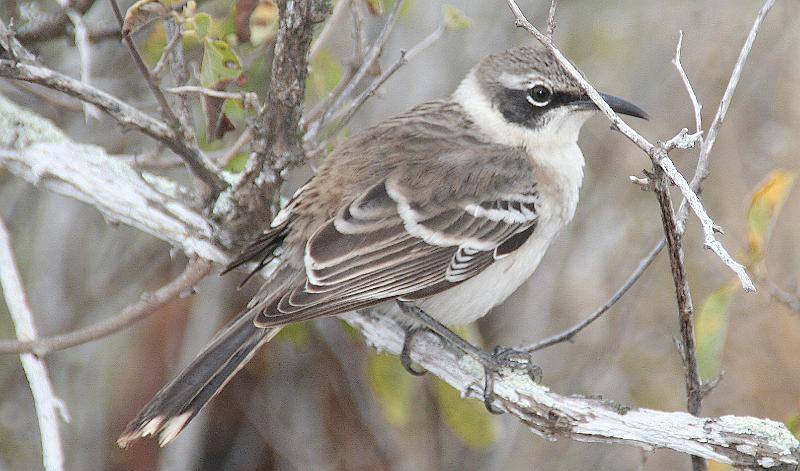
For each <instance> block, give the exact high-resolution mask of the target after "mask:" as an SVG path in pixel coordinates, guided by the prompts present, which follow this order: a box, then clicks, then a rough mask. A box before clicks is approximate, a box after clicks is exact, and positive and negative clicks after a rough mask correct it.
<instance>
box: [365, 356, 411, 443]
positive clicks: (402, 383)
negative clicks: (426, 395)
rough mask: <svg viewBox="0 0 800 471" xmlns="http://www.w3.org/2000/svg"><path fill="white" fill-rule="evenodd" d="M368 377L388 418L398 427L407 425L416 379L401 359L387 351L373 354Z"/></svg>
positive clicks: (368, 366)
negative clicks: (386, 352) (401, 362)
mask: <svg viewBox="0 0 800 471" xmlns="http://www.w3.org/2000/svg"><path fill="white" fill-rule="evenodd" d="M367 377H368V378H369V384H370V386H372V390H373V391H374V392H375V396H376V397H377V398H378V402H379V403H380V405H381V409H382V410H383V414H384V415H385V416H386V419H387V420H388V421H389V422H390V423H391V424H392V425H394V426H396V427H403V426H405V425H407V424H408V422H409V420H410V419H411V405H412V399H413V397H414V389H415V388H414V385H415V381H414V377H413V376H411V375H410V374H408V373H407V372H406V370H405V369H404V368H403V365H401V364H400V360H399V359H398V358H397V357H394V356H392V355H387V354H385V353H377V354H374V355H371V356H370V358H369V364H368V365H367Z"/></svg>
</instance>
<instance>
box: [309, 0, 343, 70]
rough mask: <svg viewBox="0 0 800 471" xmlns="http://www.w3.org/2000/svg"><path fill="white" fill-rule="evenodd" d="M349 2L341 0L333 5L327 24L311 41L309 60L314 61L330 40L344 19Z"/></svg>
mask: <svg viewBox="0 0 800 471" xmlns="http://www.w3.org/2000/svg"><path fill="white" fill-rule="evenodd" d="M349 4H350V1H349V0H340V1H339V2H337V3H336V5H335V6H334V7H333V12H332V13H331V16H330V17H328V21H326V22H325V26H323V27H322V31H320V32H319V34H318V35H317V39H316V40H315V41H314V42H312V43H311V50H310V51H309V53H308V62H312V61H313V60H314V59H315V58H316V57H317V54H319V51H321V50H322V46H324V45H325V43H327V42H328V39H329V38H330V35H331V33H333V31H335V30H336V28H335V27H336V26H337V25H338V23H339V20H341V19H342V14H343V13H344V11H345V10H346V9H347V6H348V5H349Z"/></svg>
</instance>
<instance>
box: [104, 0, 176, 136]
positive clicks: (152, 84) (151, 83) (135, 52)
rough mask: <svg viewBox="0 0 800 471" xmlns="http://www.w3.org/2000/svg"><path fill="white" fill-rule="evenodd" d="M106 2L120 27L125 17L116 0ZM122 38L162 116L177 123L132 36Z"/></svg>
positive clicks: (124, 35) (127, 35) (126, 35)
mask: <svg viewBox="0 0 800 471" xmlns="http://www.w3.org/2000/svg"><path fill="white" fill-rule="evenodd" d="M108 3H110V4H111V10H113V11H114V16H115V17H116V18H117V23H118V24H119V27H120V28H122V26H123V24H124V22H125V19H124V18H123V17H122V12H121V11H120V10H119V5H118V4H117V0H108ZM122 39H123V40H124V41H125V44H126V45H127V46H128V50H129V51H130V53H131V57H133V62H134V63H135V64H136V68H137V69H139V72H141V74H142V77H144V79H145V81H146V82H147V86H148V87H149V88H150V91H151V92H152V93H153V96H154V97H156V100H157V101H158V105H159V106H160V107H161V114H162V116H163V117H164V119H166V120H167V121H168V122H170V123H177V122H178V118H177V117H176V116H175V113H173V112H172V108H171V107H170V106H169V102H168V101H167V98H166V97H165V96H164V94H163V93H161V88H159V86H158V83H156V81H155V79H154V78H153V75H152V74H151V73H150V69H148V68H147V64H145V63H144V59H142V55H141V54H140V53H139V49H137V47H136V43H134V42H133V38H132V37H131V35H129V34H123V35H122Z"/></svg>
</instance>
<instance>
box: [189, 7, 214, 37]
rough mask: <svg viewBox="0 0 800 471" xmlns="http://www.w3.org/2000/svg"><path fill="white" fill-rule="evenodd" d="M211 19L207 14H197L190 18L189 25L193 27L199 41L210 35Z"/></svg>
mask: <svg viewBox="0 0 800 471" xmlns="http://www.w3.org/2000/svg"><path fill="white" fill-rule="evenodd" d="M212 22H213V19H212V18H211V15H209V14H208V13H198V14H196V15H194V18H192V22H191V24H193V25H194V32H195V33H197V36H198V37H199V39H205V38H207V37H208V35H209V34H211V24H212Z"/></svg>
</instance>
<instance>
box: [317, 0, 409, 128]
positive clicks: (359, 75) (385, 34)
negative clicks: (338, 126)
mask: <svg viewBox="0 0 800 471" xmlns="http://www.w3.org/2000/svg"><path fill="white" fill-rule="evenodd" d="M403 1H404V0H397V1H396V2H395V4H394V8H392V11H390V12H389V15H388V16H387V17H386V23H385V24H384V25H383V29H382V30H381V32H380V33H379V34H378V37H377V38H375V42H374V43H373V45H372V47H371V48H370V50H369V53H367V56H366V57H365V58H364V61H363V63H362V64H361V67H359V68H358V70H357V71H356V73H355V74H354V75H353V77H352V79H350V81H349V83H348V84H347V86H346V87H345V88H344V90H343V91H342V93H341V94H340V95H339V96H338V97H337V98H336V99H335V100H334V101H333V103H331V106H330V107H329V108H328V109H327V111H325V113H323V114H322V116H321V117H320V118H319V119H318V120H317V121H315V122H313V123H309V126H308V131H307V132H306V134H305V140H306V142H309V141H314V140H315V139H316V138H317V135H318V134H319V132H320V131H321V130H322V129H323V128H324V127H325V125H326V124H327V123H328V122H329V121H330V119H331V117H332V116H334V115H335V114H336V113H338V112H339V109H340V108H342V106H344V102H345V100H347V99H348V98H350V95H352V94H353V93H354V92H355V90H356V87H357V86H358V84H359V83H360V82H361V80H362V79H363V78H364V76H365V75H366V74H367V72H368V71H369V70H371V69H372V68H373V67H374V64H375V63H376V61H377V60H378V58H380V56H381V54H382V53H383V48H384V46H385V45H386V41H388V40H389V35H390V33H391V32H392V30H393V29H394V26H395V23H397V18H398V17H399V16H400V15H399V13H400V8H401V7H402V6H403Z"/></svg>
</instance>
